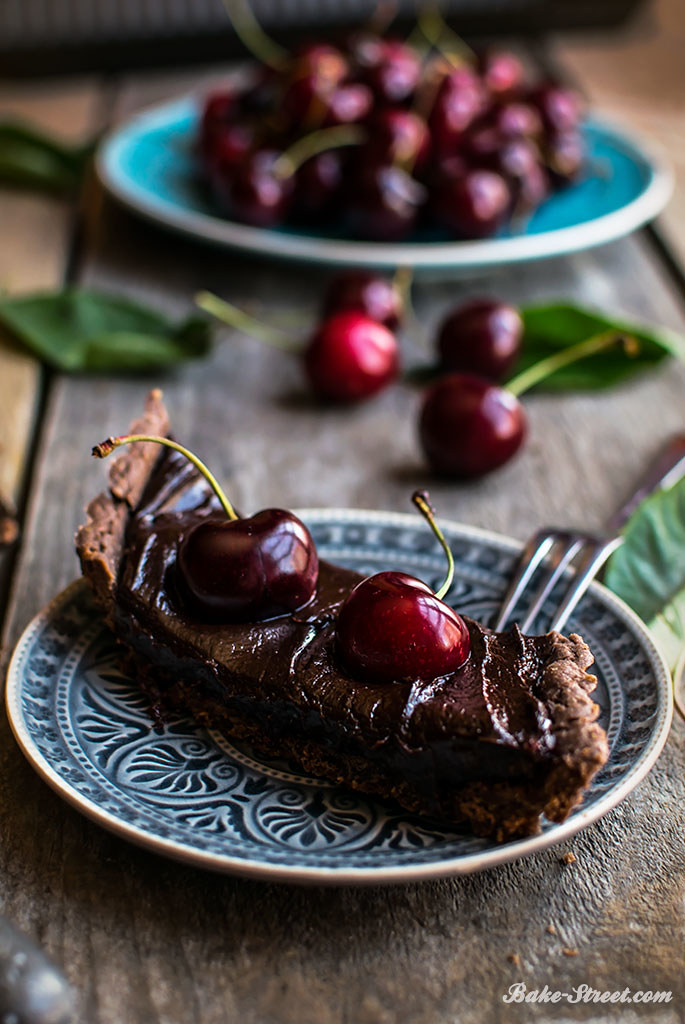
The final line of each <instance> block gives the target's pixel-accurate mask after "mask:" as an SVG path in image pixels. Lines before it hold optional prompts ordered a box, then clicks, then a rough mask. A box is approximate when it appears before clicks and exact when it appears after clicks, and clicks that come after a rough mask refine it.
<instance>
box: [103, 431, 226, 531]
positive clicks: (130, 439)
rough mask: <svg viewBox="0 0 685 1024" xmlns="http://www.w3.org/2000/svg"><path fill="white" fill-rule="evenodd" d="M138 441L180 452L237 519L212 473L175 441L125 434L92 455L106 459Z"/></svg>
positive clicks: (109, 441) (151, 436)
mask: <svg viewBox="0 0 685 1024" xmlns="http://www.w3.org/2000/svg"><path fill="white" fill-rule="evenodd" d="M138 441H145V442H152V443H153V444H163V445H164V446H165V447H166V448H172V449H173V450H174V451H175V452H180V453H181V455H185V457H186V458H187V459H188V460H189V461H190V462H192V464H193V465H194V466H195V468H196V469H197V470H198V471H199V472H200V473H201V474H202V476H203V477H204V478H205V480H206V481H207V483H208V484H209V485H210V487H211V488H212V490H213V491H214V493H215V494H216V496H217V498H218V499H219V501H220V502H221V506H222V508H223V510H224V512H225V513H226V515H227V516H228V518H229V519H238V518H239V516H238V513H237V512H236V510H235V509H234V508H233V505H231V503H230V501H229V500H228V498H227V497H226V495H225V494H224V492H223V490H222V488H221V485H220V484H219V481H218V480H217V479H216V477H215V476H214V474H213V473H211V472H210V471H209V469H207V467H206V466H205V464H204V462H201V461H200V459H198V457H197V455H194V454H193V452H191V451H189V450H188V449H187V448H184V447H183V445H182V444H177V443H176V441H172V440H171V438H169V437H157V436H156V435H154V434H126V435H123V436H121V437H108V438H107V439H106V440H105V441H102V442H101V443H100V444H96V445H95V447H94V448H93V450H92V455H93V456H94V458H96V459H106V458H107V456H108V455H111V454H112V452H113V451H114V449H115V448H121V447H122V445H125V444H135V443H136V442H138Z"/></svg>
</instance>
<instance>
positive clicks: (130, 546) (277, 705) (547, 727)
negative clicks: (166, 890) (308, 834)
mask: <svg viewBox="0 0 685 1024" xmlns="http://www.w3.org/2000/svg"><path fill="white" fill-rule="evenodd" d="M216 511H217V503H216V501H215V499H214V498H213V496H212V495H211V494H210V493H209V492H208V489H207V487H206V485H205V483H204V481H202V480H200V479H199V478H198V476H197V474H196V472H195V470H194V469H193V468H192V467H191V466H190V465H189V464H188V463H186V462H185V461H184V460H183V459H182V457H180V456H177V455H176V454H175V453H165V454H164V455H163V457H162V458H161V459H160V462H159V464H158V467H157V469H156V471H155V473H154V474H153V476H152V478H151V480H150V482H149V484H148V486H147V489H146V492H145V494H144V495H143V498H142V501H141V504H140V506H139V508H138V509H137V511H136V513H135V515H134V516H132V517H131V520H130V523H129V527H128V533H127V541H126V548H125V553H124V558H123V561H122V565H121V568H120V573H119V582H118V600H117V604H118V609H119V614H118V619H119V621H118V632H119V633H120V635H121V636H122V638H123V639H124V640H125V642H126V643H128V644H129V645H130V647H131V648H132V649H133V650H134V651H135V652H137V653H138V654H139V655H141V656H142V658H144V659H148V660H150V661H152V662H154V663H155V664H156V665H158V666H159V667H160V668H161V670H162V675H164V673H166V675H167V678H169V679H172V678H173V679H179V678H185V679H186V680H187V681H188V682H190V683H192V685H193V686H195V685H196V686H197V687H202V688H203V692H205V693H206V694H207V696H208V698H209V699H211V701H212V702H214V703H216V702H219V703H223V704H225V706H226V707H227V708H230V707H231V706H233V707H235V708H236V709H239V710H240V713H241V714H247V715H252V716H254V718H255V719H259V721H260V723H261V724H263V726H264V728H265V729H266V730H267V731H268V732H270V733H271V734H273V735H274V736H276V735H278V734H279V733H281V734H282V733H284V732H286V731H287V732H288V734H289V735H292V734H293V733H298V732H301V733H302V734H303V735H306V736H307V737H308V739H309V740H311V739H312V737H315V738H317V739H319V740H321V741H322V742H324V743H325V744H328V745H329V746H330V747H332V748H335V749H336V750H338V751H342V752H349V753H363V755H364V756H365V757H366V758H370V759H371V760H374V759H376V760H378V761H379V762H380V761H382V763H383V765H384V766H385V768H386V769H389V770H390V771H391V772H395V773H398V774H401V775H402V777H403V778H408V779H409V780H410V781H411V782H412V784H415V785H416V787H417V789H420V790H421V791H423V792H426V793H428V792H433V793H435V792H437V791H438V790H439V788H440V786H441V785H446V784H448V783H451V784H453V783H454V782H455V781H458V780H463V779H468V778H471V777H474V778H476V777H477V778H481V779H482V778H483V777H488V776H491V777H492V778H511V779H515V778H529V777H534V776H536V774H537V773H538V768H539V767H541V766H542V763H543V762H544V761H545V760H547V759H548V757H549V755H550V752H551V751H552V750H553V748H554V744H555V737H554V734H553V730H552V725H551V721H550V715H549V712H548V709H547V707H546V704H545V700H544V694H543V693H542V692H540V691H541V680H542V677H543V669H544V666H545V664H546V663H547V661H548V659H549V657H550V656H551V655H552V643H551V640H550V638H549V637H524V636H522V635H521V634H520V633H519V631H518V630H517V629H514V630H512V631H510V632H508V633H502V634H493V633H491V632H490V631H489V630H487V629H485V628H484V627H482V626H480V625H479V624H478V623H476V622H474V621H473V620H470V619H467V620H466V621H467V624H468V628H469V631H470V635H471V654H470V656H469V658H468V660H467V662H466V663H465V664H464V665H463V666H462V667H461V668H460V669H459V670H458V671H456V672H454V673H452V674H450V675H447V676H443V677H439V678H437V679H434V680H432V681H431V682H428V683H426V682H419V681H417V680H412V679H402V680H397V681H396V682H394V683H383V684H377V685H373V684H370V683H366V682H360V681H358V680H355V679H353V678H351V676H350V675H348V674H347V673H346V672H345V671H344V669H343V668H342V667H341V665H340V663H339V660H338V658H337V657H336V651H335V638H334V619H335V615H336V612H337V610H338V608H339V607H340V605H341V603H342V601H343V600H344V599H345V597H346V596H347V594H348V593H349V592H350V590H351V589H352V587H353V586H355V584H356V583H357V582H358V581H359V579H360V578H361V577H360V576H359V575H358V574H357V573H355V572H352V571H350V570H348V569H344V568H341V567H339V566H335V565H331V564H329V563H325V562H322V563H321V566H320V573H319V582H318V587H317V591H316V594H315V596H314V599H313V600H312V601H311V602H310V604H309V605H307V606H306V607H305V608H303V609H300V610H299V611H298V612H296V613H294V614H292V615H286V616H281V617H279V618H274V619H271V620H268V621H265V622H256V623H236V624H226V625H223V624H222V625H217V624H208V623H206V622H202V621H200V620H199V619H198V618H197V617H196V615H194V614H193V613H192V611H191V610H190V609H189V608H188V607H187V606H186V605H185V604H184V602H183V600H182V598H181V597H180V596H179V592H178V587H177V585H176V552H177V549H178V544H179V540H180V538H181V537H182V536H183V535H184V533H185V531H187V530H188V529H189V528H190V527H191V526H192V525H193V524H195V523H196V522H197V521H198V517H199V516H207V515H208V514H216ZM484 750H485V751H486V756H485V757H484V756H483V751H484ZM435 807H436V810H437V809H439V800H438V801H437V802H436V803H435Z"/></svg>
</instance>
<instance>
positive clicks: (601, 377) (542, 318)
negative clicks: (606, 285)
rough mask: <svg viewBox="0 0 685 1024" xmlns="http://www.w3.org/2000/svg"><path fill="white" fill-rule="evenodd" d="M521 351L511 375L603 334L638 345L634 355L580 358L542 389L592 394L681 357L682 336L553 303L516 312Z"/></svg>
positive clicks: (618, 351)
mask: <svg viewBox="0 0 685 1024" xmlns="http://www.w3.org/2000/svg"><path fill="white" fill-rule="evenodd" d="M521 316H522V317H523V325H524V335H523V353H522V356H521V359H520V361H519V364H518V365H517V367H516V371H515V372H516V374H518V373H519V372H520V371H522V370H525V369H527V368H528V367H529V366H532V365H533V364H534V363H537V362H539V361H540V360H541V359H546V358H547V357H548V356H550V355H552V354H553V353H555V352H558V351H559V350H560V349H564V348H568V347H569V346H571V345H576V344H578V342H581V341H584V340H586V339H587V338H591V337H593V336H595V335H598V334H603V333H605V332H606V331H619V332H621V333H622V334H627V335H630V336H631V337H633V338H635V339H636V340H637V341H638V342H639V352H638V354H637V355H634V356H631V355H628V354H627V353H626V352H625V350H624V349H623V348H622V347H621V346H615V347H613V348H610V349H607V351H606V352H600V353H598V354H596V355H593V356H590V357H589V358H587V359H581V360H580V361H579V362H577V363H574V364H573V365H571V366H567V367H565V368H564V369H561V370H558V371H557V372H556V373H553V374H552V375H551V376H550V377H548V378H547V379H546V380H545V381H544V383H543V384H541V385H540V387H541V388H545V389H547V390H576V391H582V390H595V389H598V388H605V387H610V386H611V385H613V384H618V383H619V382H620V381H622V380H625V379H626V378H628V377H631V376H634V375H636V374H639V373H641V372H643V371H645V370H649V369H652V368H653V367H655V366H656V365H657V364H658V363H659V362H660V361H661V360H662V359H664V358H666V357H667V356H669V355H672V356H677V357H678V358H679V359H685V338H683V337H682V336H681V335H678V334H676V333H675V332H674V331H670V330H668V328H666V327H648V326H646V325H644V324H635V323H631V322H630V321H628V320H623V319H621V318H618V317H612V316H607V315H605V314H604V313H598V312H596V311H594V310H589V309H583V308H581V307H579V306H574V305H571V304H570V303H564V302H559V303H554V304H552V305H548V306H535V307H530V308H528V309H523V310H521Z"/></svg>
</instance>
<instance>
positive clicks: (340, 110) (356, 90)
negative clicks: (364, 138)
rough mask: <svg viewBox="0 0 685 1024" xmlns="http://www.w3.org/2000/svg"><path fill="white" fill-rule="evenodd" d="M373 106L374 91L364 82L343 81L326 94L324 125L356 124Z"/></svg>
mask: <svg viewBox="0 0 685 1024" xmlns="http://www.w3.org/2000/svg"><path fill="white" fill-rule="evenodd" d="M372 107H373V93H372V92H371V90H370V89H369V87H368V86H366V85H364V84H363V83H362V82H343V83H342V85H337V86H336V87H335V88H334V89H332V90H331V91H330V92H329V93H328V94H327V96H326V112H325V115H324V120H323V123H324V126H325V127H326V128H332V127H334V126H335V125H338V124H356V123H357V122H358V121H363V120H364V118H365V117H367V116H368V114H369V112H370V111H371V108H372Z"/></svg>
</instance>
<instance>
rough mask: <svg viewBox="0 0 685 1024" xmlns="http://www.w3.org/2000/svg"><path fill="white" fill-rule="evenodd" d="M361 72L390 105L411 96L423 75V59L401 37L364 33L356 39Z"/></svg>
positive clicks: (355, 44)
mask: <svg viewBox="0 0 685 1024" xmlns="http://www.w3.org/2000/svg"><path fill="white" fill-rule="evenodd" d="M353 53H354V56H355V59H356V62H357V64H358V66H359V70H360V73H361V75H362V77H363V79H364V81H365V82H366V84H367V85H369V86H370V87H371V89H372V91H373V93H374V94H375V96H376V98H377V99H378V100H379V101H380V102H382V103H387V104H389V105H393V104H397V103H404V102H405V100H408V99H409V98H410V97H411V96H412V94H413V92H414V90H415V89H416V86H417V85H418V83H419V79H420V77H421V61H420V59H419V57H418V54H417V53H416V51H415V50H414V49H412V47H411V46H407V45H406V44H405V43H403V42H401V41H400V40H398V39H381V38H380V37H379V36H360V37H358V38H357V39H356V40H355V41H354V43H353Z"/></svg>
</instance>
